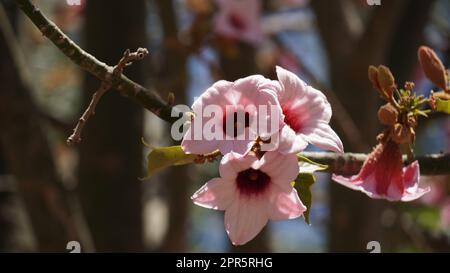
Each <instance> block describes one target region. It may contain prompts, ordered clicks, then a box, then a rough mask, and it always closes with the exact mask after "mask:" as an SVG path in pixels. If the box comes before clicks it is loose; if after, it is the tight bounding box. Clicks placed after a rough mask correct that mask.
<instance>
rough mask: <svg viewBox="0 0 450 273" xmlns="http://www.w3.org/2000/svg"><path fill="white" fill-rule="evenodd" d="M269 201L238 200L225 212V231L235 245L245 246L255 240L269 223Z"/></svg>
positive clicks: (258, 199) (256, 199)
mask: <svg viewBox="0 0 450 273" xmlns="http://www.w3.org/2000/svg"><path fill="white" fill-rule="evenodd" d="M268 204H269V203H268V202H267V200H264V199H263V198H237V199H236V200H234V201H233V203H232V204H231V206H230V207H229V208H228V209H227V210H226V211H225V220H224V222H225V230H226V231H227V234H228V237H229V238H230V240H231V242H232V243H233V245H243V244H245V243H247V242H248V241H250V240H252V239H253V238H255V236H256V235H257V234H258V233H259V232H260V231H261V230H262V229H263V227H264V226H265V225H266V224H267V221H268V212H267V206H268Z"/></svg>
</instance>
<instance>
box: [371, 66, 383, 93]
mask: <svg viewBox="0 0 450 273" xmlns="http://www.w3.org/2000/svg"><path fill="white" fill-rule="evenodd" d="M368 76H369V80H370V82H371V83H372V85H373V87H374V88H375V89H377V90H381V86H380V83H379V82H378V69H377V68H376V67H375V66H373V65H371V66H369V70H368Z"/></svg>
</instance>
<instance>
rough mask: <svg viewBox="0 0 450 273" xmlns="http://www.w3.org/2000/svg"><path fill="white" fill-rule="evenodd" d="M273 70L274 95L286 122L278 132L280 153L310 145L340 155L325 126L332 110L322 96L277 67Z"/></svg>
mask: <svg viewBox="0 0 450 273" xmlns="http://www.w3.org/2000/svg"><path fill="white" fill-rule="evenodd" d="M276 71H277V76H278V82H279V88H278V89H277V95H278V100H279V102H280V104H281V107H282V110H283V114H284V122H285V123H286V126H284V128H283V129H282V131H281V137H280V147H279V149H280V152H283V153H293V152H295V153H296V152H300V151H302V150H303V149H305V148H306V146H307V145H308V143H310V144H313V145H315V146H317V147H319V148H321V149H323V150H331V151H335V152H340V153H342V152H343V151H344V147H343V145H342V142H341V140H340V138H339V136H338V135H337V134H336V133H335V132H334V131H333V129H331V127H330V125H329V122H330V119H331V114H332V111H331V106H330V104H329V103H328V100H327V98H326V97H325V95H324V94H323V93H322V92H321V91H319V90H317V89H314V88H313V87H311V86H309V85H307V84H306V83H305V82H304V81H302V80H301V79H300V78H299V77H297V76H296V75H295V74H294V73H292V72H290V71H288V70H286V69H284V68H282V67H279V66H277V67H276Z"/></svg>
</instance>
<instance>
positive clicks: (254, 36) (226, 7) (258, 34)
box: [214, 0, 263, 45]
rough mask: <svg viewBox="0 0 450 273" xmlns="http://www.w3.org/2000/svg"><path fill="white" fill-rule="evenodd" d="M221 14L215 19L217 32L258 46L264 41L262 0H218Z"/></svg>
mask: <svg viewBox="0 0 450 273" xmlns="http://www.w3.org/2000/svg"><path fill="white" fill-rule="evenodd" d="M217 4H218V6H219V13H218V14H217V16H216V17H215V21H214V28H215V32H216V33H217V34H219V35H221V36H224V37H228V38H232V39H239V40H241V41H244V42H247V43H250V44H253V45H257V44H259V43H260V42H261V41H262V39H263V35H262V29H261V24H260V17H261V2H260V0H245V1H242V0H217Z"/></svg>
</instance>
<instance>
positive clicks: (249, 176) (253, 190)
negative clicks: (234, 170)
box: [236, 168, 270, 196]
mask: <svg viewBox="0 0 450 273" xmlns="http://www.w3.org/2000/svg"><path fill="white" fill-rule="evenodd" d="M236 183H237V188H238V190H239V192H240V193H241V194H244V195H247V196H254V195H259V194H261V193H263V192H264V191H265V190H266V189H267V187H268V186H269V184H270V176H268V175H267V174H265V173H264V172H262V171H260V170H255V169H252V168H250V169H247V170H245V171H241V172H239V173H238V176H237V178H236Z"/></svg>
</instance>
